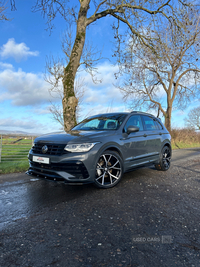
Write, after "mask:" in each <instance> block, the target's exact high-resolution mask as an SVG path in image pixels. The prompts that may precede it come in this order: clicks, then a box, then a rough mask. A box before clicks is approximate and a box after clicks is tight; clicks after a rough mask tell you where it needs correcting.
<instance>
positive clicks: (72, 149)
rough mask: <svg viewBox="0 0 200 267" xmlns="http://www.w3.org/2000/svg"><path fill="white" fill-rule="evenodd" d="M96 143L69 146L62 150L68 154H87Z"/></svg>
mask: <svg viewBox="0 0 200 267" xmlns="http://www.w3.org/2000/svg"><path fill="white" fill-rule="evenodd" d="M96 144H97V143H83V144H70V145H66V147H65V148H64V149H65V150H66V151H69V152H87V151H89V150H90V149H92V148H93V146H95V145H96Z"/></svg>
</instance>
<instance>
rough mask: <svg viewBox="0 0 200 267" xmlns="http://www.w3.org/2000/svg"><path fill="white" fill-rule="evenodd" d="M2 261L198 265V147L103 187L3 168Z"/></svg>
mask: <svg viewBox="0 0 200 267" xmlns="http://www.w3.org/2000/svg"><path fill="white" fill-rule="evenodd" d="M0 266H2V267H15V266H20V267H21V266H27V267H43V266H63V267H66V266H67V267H68V266H69V267H76V266H77V267H79V266H84V267H85V266H86V267H99V266H106V267H112V266H113V267H116V266H122V267H125V266H126V267H128V266H131V267H132V266H133V267H134V266H137V267H151V266H152V267H156V266H159V267H161V266H166V267H169V266H190V267H192V266H193V267H198V266H200V149H184V150H176V151H173V160H172V164H171V168H170V169H169V170H168V171H167V172H161V171H157V170H156V169H155V168H154V167H153V166H152V167H150V168H143V169H138V170H134V171H132V172H129V173H126V174H124V177H123V179H122V181H121V182H120V183H119V184H118V185H117V186H115V187H114V188H111V189H107V190H102V189H97V188H95V187H94V186H93V185H84V186H69V185H66V184H59V183H55V182H48V181H44V180H39V179H34V178H32V177H29V176H27V175H25V174H24V173H18V174H9V175H0Z"/></svg>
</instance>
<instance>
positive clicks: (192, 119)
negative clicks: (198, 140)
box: [185, 107, 200, 130]
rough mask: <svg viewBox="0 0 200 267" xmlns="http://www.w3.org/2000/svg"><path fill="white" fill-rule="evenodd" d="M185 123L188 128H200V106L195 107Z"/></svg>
mask: <svg viewBox="0 0 200 267" xmlns="http://www.w3.org/2000/svg"><path fill="white" fill-rule="evenodd" d="M185 124H186V126H187V127H188V128H192V129H198V130H200V107H197V108H193V109H191V110H190V111H189V113H188V115H187V117H186V118H185Z"/></svg>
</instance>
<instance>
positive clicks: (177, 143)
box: [172, 142, 200, 149]
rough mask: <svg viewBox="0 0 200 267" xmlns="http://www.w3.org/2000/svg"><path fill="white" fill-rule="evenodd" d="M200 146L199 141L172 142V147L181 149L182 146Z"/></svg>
mask: <svg viewBox="0 0 200 267" xmlns="http://www.w3.org/2000/svg"><path fill="white" fill-rule="evenodd" d="M194 147H200V143H191V144H188V143H184V142H176V143H175V144H174V143H172V149H182V148H194Z"/></svg>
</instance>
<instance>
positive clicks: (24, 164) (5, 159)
mask: <svg viewBox="0 0 200 267" xmlns="http://www.w3.org/2000/svg"><path fill="white" fill-rule="evenodd" d="M18 140H19V138H7V139H4V138H3V139H2V154H1V162H0V174H6V173H15V172H25V171H26V170H27V169H28V167H29V163H28V159H27V155H28V152H29V150H30V148H31V146H32V140H30V139H22V140H20V141H18ZM16 141H17V142H16Z"/></svg>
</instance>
